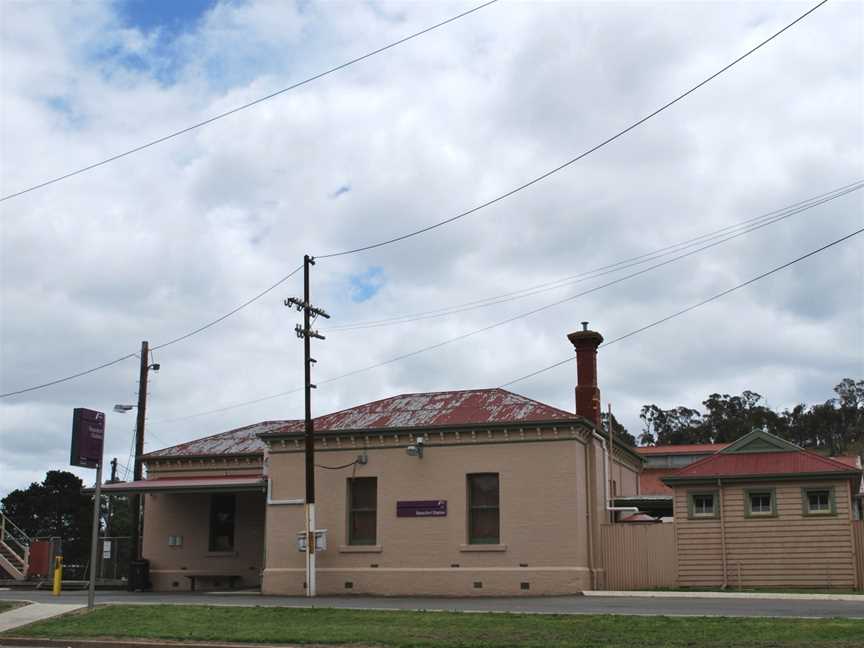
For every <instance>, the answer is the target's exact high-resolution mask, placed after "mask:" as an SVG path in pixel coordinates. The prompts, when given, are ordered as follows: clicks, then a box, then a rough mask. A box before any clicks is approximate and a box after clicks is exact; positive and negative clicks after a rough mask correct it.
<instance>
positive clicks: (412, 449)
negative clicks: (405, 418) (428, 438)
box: [405, 436, 425, 459]
mask: <svg viewBox="0 0 864 648" xmlns="http://www.w3.org/2000/svg"><path fill="white" fill-rule="evenodd" d="M424 444H425V441H424V440H423V437H422V436H418V437H417V438H416V440H415V441H414V444H413V445H410V446H408V447H407V448H405V452H407V453H408V456H409V457H419V458H420V459H422V458H423V445H424Z"/></svg>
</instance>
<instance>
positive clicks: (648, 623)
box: [11, 605, 864, 648]
mask: <svg viewBox="0 0 864 648" xmlns="http://www.w3.org/2000/svg"><path fill="white" fill-rule="evenodd" d="M11 634H14V635H15V636H32V637H46V638H66V639H71V638H78V639H80V638H95V637H111V638H139V639H162V640H177V641H222V642H244V643H245V642H250V643H274V644H279V643H294V644H305V643H318V644H365V645H379V646H388V647H393V648H409V647H410V648H427V647H429V648H431V647H432V646H435V647H439V648H493V647H495V648H498V647H500V646H514V647H518V648H564V647H567V648H588V647H591V648H595V647H596V648H599V647H601V646H602V647H603V648H636V647H648V646H651V647H652V648H660V647H668V648H683V647H685V646H686V647H696V646H698V647H700V648H702V647H705V648H727V647H735V648H755V647H759V648H767V647H768V646H771V647H772V648H775V647H783V648H788V647H796V648H804V647H806V648H852V647H853V646H855V647H856V648H860V646H862V643H864V620H852V619H757V618H722V617H663V616H612V615H539V614H490V613H479V614H477V613H471V614H469V613H460V612H397V611H375V610H345V609H326V608H319V609H296V608H269V607H229V606H218V607H214V606H197V605H196V606H193V605H188V606H187V605H137V606H136V605H110V606H104V607H99V608H97V609H96V610H95V611H94V612H90V613H80V614H71V615H66V616H63V617H58V618H55V619H50V620H47V621H42V622H39V623H35V624H33V625H30V626H27V627H25V628H17V629H16V630H15V631H14V633H11Z"/></svg>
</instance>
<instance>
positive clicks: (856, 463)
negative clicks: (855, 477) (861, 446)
mask: <svg viewBox="0 0 864 648" xmlns="http://www.w3.org/2000/svg"><path fill="white" fill-rule="evenodd" d="M833 459H835V460H837V461H839V462H840V463H844V464H846V465H848V466H852V467H853V468H861V457H859V456H858V455H852V456H847V455H843V456H840V457H833Z"/></svg>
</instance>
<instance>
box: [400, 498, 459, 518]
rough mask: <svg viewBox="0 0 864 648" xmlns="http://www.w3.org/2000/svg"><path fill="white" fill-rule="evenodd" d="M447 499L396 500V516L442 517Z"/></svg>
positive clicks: (445, 512)
mask: <svg viewBox="0 0 864 648" xmlns="http://www.w3.org/2000/svg"><path fill="white" fill-rule="evenodd" d="M446 515H447V500H409V501H404V502H396V517H444V516H446Z"/></svg>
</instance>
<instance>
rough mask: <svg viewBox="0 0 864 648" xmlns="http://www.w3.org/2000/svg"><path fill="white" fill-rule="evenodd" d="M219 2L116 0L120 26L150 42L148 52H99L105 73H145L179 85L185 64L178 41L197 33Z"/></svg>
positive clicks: (96, 56)
mask: <svg viewBox="0 0 864 648" xmlns="http://www.w3.org/2000/svg"><path fill="white" fill-rule="evenodd" d="M214 4H216V0H115V1H114V2H113V7H114V11H115V13H116V15H117V18H118V20H119V22H120V24H121V25H122V26H123V27H125V28H128V29H135V30H137V31H139V32H140V33H141V34H142V35H143V36H144V37H145V38H147V39H149V42H148V44H147V47H146V50H144V51H142V52H131V51H129V50H127V49H125V48H123V47H122V46H120V45H116V44H114V45H112V46H110V47H106V48H104V49H101V50H99V51H97V52H96V53H95V54H94V59H96V60H97V61H99V62H100V63H101V64H102V69H103V73H104V74H106V75H108V76H111V75H112V74H113V73H115V72H117V71H119V72H123V71H131V72H144V73H147V74H149V75H150V76H152V77H153V78H154V79H156V80H157V81H159V82H160V83H162V84H163V85H171V84H173V83H175V82H176V80H177V77H178V75H179V72H180V70H181V69H182V68H183V66H184V61H183V60H182V56H181V55H180V48H179V47H178V40H179V39H180V38H181V37H182V36H183V35H184V34H186V33H189V32H191V31H193V30H194V29H195V28H196V26H197V25H198V23H199V21H200V19H201V17H202V16H203V15H204V14H205V13H206V12H207V11H208V10H209V9H210V8H211V7H213V5H214Z"/></svg>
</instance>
